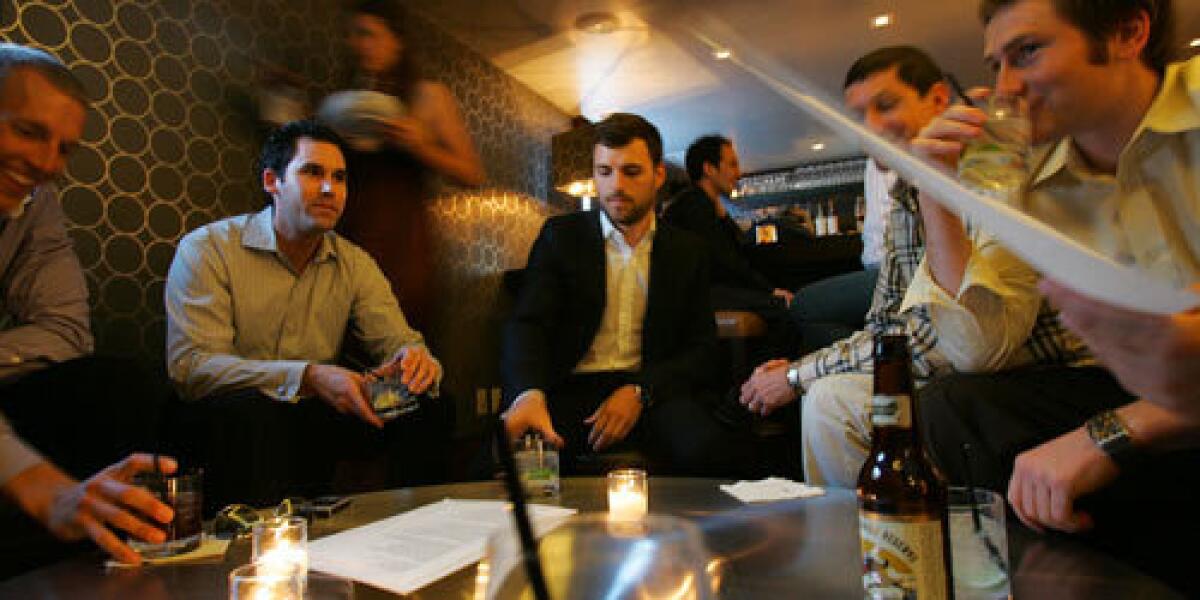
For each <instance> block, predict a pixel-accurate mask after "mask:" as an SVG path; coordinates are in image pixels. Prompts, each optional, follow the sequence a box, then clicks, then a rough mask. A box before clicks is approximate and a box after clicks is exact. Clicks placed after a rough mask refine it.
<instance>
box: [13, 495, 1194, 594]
mask: <svg viewBox="0 0 1200 600" xmlns="http://www.w3.org/2000/svg"><path fill="white" fill-rule="evenodd" d="M720 483H726V482H725V481H722V480H713V479H670V478H653V477H651V479H650V486H649V487H650V511H651V512H652V513H662V514H673V515H678V516H681V517H685V518H688V519H690V520H692V521H694V522H695V523H696V524H697V525H698V526H699V527H700V529H701V531H702V532H703V535H704V541H705V544H706V545H707V546H708V548H709V550H710V551H711V552H712V553H713V554H714V556H715V557H716V559H717V560H718V561H719V564H720V569H719V571H718V573H717V576H718V577H719V579H720V597H721V598H726V599H747V600H749V599H754V600H769V599H772V598H795V597H797V594H798V593H803V595H804V596H806V597H811V598H859V597H861V594H862V592H861V587H860V585H861V583H860V568H859V554H858V553H859V540H858V522H857V511H856V503H855V499H854V494H853V492H851V491H848V490H829V491H828V493H827V494H826V495H825V496H822V497H817V498H810V499H806V500H799V501H794V502H785V503H774V504H767V505H743V504H741V503H740V502H738V501H737V500H735V499H733V498H732V497H730V496H728V495H726V494H725V493H723V492H721V491H720V490H719V489H718V488H717V485H718V484H720ZM503 495H504V492H503V489H502V487H501V486H500V484H499V483H498V482H475V483H462V484H452V485H441V486H429V487H422V488H410V489H402V490H394V491H387V492H376V493H372V494H364V495H361V496H357V497H355V499H354V501H353V502H352V503H351V504H350V506H349V507H347V508H346V509H344V510H343V511H342V512H340V513H338V514H336V515H335V516H334V517H332V518H329V519H323V520H316V521H314V522H313V524H312V526H311V528H310V532H309V535H310V538H319V537H321V536H324V535H329V534H331V533H335V532H338V531H341V530H344V529H348V528H351V527H355V526H358V525H362V524H365V523H369V522H372V521H375V520H378V519H381V518H384V517H388V516H391V515H394V514H396V513H398V512H401V511H405V510H409V509H412V508H416V507H418V506H422V505H425V504H428V503H430V502H436V501H438V500H441V499H443V498H459V499H496V498H502V497H503ZM605 495H606V483H605V481H604V480H603V479H602V478H584V479H564V480H563V484H562V494H561V496H560V497H559V498H558V499H557V501H556V502H554V503H556V504H560V505H562V506H567V507H571V508H578V509H579V510H580V511H581V512H592V511H603V510H605V507H606V497H605ZM1009 546H1010V552H1011V557H1010V559H1011V563H1010V564H1013V565H1015V568H1016V573H1015V576H1014V578H1013V585H1012V589H1013V595H1014V597H1015V598H1019V599H1027V598H1031V599H1037V598H1053V599H1055V600H1065V599H1069V598H1089V599H1093V598H1114V599H1115V598H1141V599H1157V598H1181V597H1182V596H1180V595H1179V594H1176V593H1174V592H1172V591H1171V590H1170V589H1169V588H1167V587H1166V586H1164V585H1162V584H1161V583H1159V582H1158V581H1156V580H1154V579H1151V578H1149V577H1147V576H1145V575H1143V574H1142V573H1140V572H1138V571H1137V570H1135V569H1133V568H1132V567H1129V566H1127V565H1125V564H1123V563H1121V562H1120V561H1117V560H1115V559H1113V558H1111V557H1108V556H1105V555H1103V554H1101V553H1098V552H1095V551H1092V550H1089V549H1087V548H1085V547H1083V546H1081V545H1079V544H1077V543H1074V542H1072V541H1070V540H1065V539H1047V538H1040V537H1038V536H1037V535H1035V534H1033V533H1031V532H1029V531H1027V530H1025V529H1023V528H1022V526H1021V525H1020V524H1019V522H1017V521H1016V519H1012V520H1010V524H1009ZM249 558H250V548H249V541H248V540H239V541H236V542H235V543H233V544H232V545H231V546H230V550H229V553H228V554H227V555H226V557H225V560H224V562H221V563H209V564H194V565H185V566H169V567H152V568H144V569H137V570H134V569H128V570H126V569H121V570H113V571H109V572H105V570H104V568H103V566H102V565H103V561H102V559H101V558H100V556H99V555H98V554H97V555H90V556H85V557H79V558H75V559H71V560H68V561H64V562H61V563H58V564H55V565H52V566H49V567H46V568H43V569H40V570H37V571H34V572H32V573H28V574H26V575H22V576H20V577H17V578H14V579H11V580H9V581H6V582H3V583H0V598H23V599H24V598H29V599H32V598H48V599H58V598H61V599H72V600H74V599H86V598H103V599H108V598H112V599H117V598H139V599H146V600H155V599H159V598H164V599H165V598H179V599H191V598H196V599H200V598H205V599H211V598H224V597H226V587H225V586H226V577H227V575H228V573H229V571H230V570H232V569H233V568H234V567H237V566H239V565H242V564H245V563H246V562H248V561H249ZM474 579H475V567H473V566H472V567H469V568H467V569H464V570H463V571H460V572H458V573H455V574H454V575H452V576H450V577H448V578H445V579H443V580H441V581H439V582H437V583H435V584H433V585H431V586H429V587H427V588H425V589H423V590H421V591H419V592H417V593H416V594H413V595H412V596H411V598H419V599H430V600H432V599H437V600H446V599H463V600H466V599H469V598H472V594H473V592H474V587H473V585H474ZM392 597H395V596H393V595H392V594H388V593H385V592H382V591H380V590H377V589H373V588H369V587H367V586H363V585H357V586H356V589H355V598H358V599H360V600H361V599H372V598H392Z"/></svg>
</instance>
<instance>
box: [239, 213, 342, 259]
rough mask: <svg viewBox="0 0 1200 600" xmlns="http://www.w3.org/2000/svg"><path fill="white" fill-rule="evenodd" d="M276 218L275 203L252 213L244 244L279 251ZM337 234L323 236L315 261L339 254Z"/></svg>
mask: <svg viewBox="0 0 1200 600" xmlns="http://www.w3.org/2000/svg"><path fill="white" fill-rule="evenodd" d="M274 218H275V206H274V205H272V206H268V207H266V208H264V209H262V210H261V211H259V212H257V213H255V214H253V215H251V216H250V219H249V220H248V221H247V222H246V229H245V231H244V232H243V233H242V246H245V247H246V248H252V249H254V250H262V251H264V252H271V253H278V252H279V243H278V241H277V240H276V239H275V221H274ZM335 235H337V234H335V233H333V232H332V231H330V232H328V233H326V234H325V235H324V236H323V237H322V238H321V247H320V248H318V249H317V255H316V256H314V257H313V262H320V261H323V260H326V259H329V258H333V257H335V256H337V252H336V251H335V250H334V245H333V237H334V236H335Z"/></svg>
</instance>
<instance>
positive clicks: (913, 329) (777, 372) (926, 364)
mask: <svg viewBox="0 0 1200 600" xmlns="http://www.w3.org/2000/svg"><path fill="white" fill-rule="evenodd" d="M942 77H943V76H942V72H941V70H940V69H939V68H938V67H937V66H936V65H935V64H934V63H933V61H932V60H931V59H930V58H929V57H928V56H927V55H925V54H924V53H923V52H921V51H920V50H917V49H915V48H911V47H896V48H884V49H881V50H877V51H875V52H872V53H870V54H868V55H866V56H864V57H863V58H861V59H859V61H858V62H856V63H855V65H854V66H853V67H851V69H850V72H849V73H848V75H847V77H846V85H845V90H846V100H847V103H848V104H849V105H850V107H851V108H852V109H854V110H855V111H856V112H859V113H860V114H862V115H863V118H864V120H865V122H866V123H867V125H868V126H869V127H870V128H871V129H872V130H874V131H876V132H879V133H883V134H885V135H890V136H893V137H896V138H899V139H904V140H911V139H913V138H914V137H916V135H917V134H918V132H920V130H921V129H922V128H923V127H925V125H926V124H927V123H928V122H929V121H930V120H932V119H933V118H934V117H936V116H937V115H938V114H940V113H941V112H942V111H944V110H945V109H946V108H947V107H948V106H949V105H950V90H949V88H948V86H947V85H946V84H945V82H944V81H942ZM891 196H892V199H893V207H892V210H891V212H890V214H889V215H888V224H887V229H886V230H885V233H884V257H883V263H882V264H881V270H880V276H879V280H878V282H877V284H876V288H875V296H874V299H873V301H872V305H871V310H870V311H869V312H868V313H867V317H866V326H865V327H864V329H862V330H860V331H858V332H855V333H854V334H852V335H851V336H850V337H848V338H846V339H843V340H841V341H838V342H835V343H834V344H832V345H830V346H828V347H826V348H823V349H821V350H818V351H816V352H813V353H811V354H808V355H806V356H804V357H802V358H801V359H800V360H798V361H795V362H789V361H787V360H782V359H777V360H772V361H768V362H767V363H764V364H763V365H760V366H759V367H758V368H757V369H756V370H755V372H754V374H753V375H752V376H751V378H750V379H749V380H748V381H747V382H746V383H745V384H744V385H743V387H742V396H741V401H742V404H744V405H745V406H746V407H747V409H749V410H751V411H753V412H756V413H759V414H762V415H765V414H768V413H770V412H771V411H773V410H775V409H777V408H779V407H780V406H783V405H784V404H787V403H789V402H792V401H794V400H796V399H797V398H799V397H801V396H803V398H804V400H803V406H802V407H801V411H802V417H801V431H802V438H803V440H802V443H803V448H804V469H805V478H806V480H807V481H809V482H810V483H816V484H824V485H835V486H842V487H851V486H853V485H854V482H855V480H856V479H857V477H858V471H859V469H860V468H861V467H862V464H863V462H864V461H865V460H866V455H867V451H868V449H869V448H870V445H871V440H870V435H871V424H870V398H871V387H872V375H871V372H872V350H873V343H874V339H875V337H876V336H877V335H880V334H883V333H892V332H896V333H905V334H907V335H908V338H909V345H910V348H909V350H910V353H911V355H912V361H913V363H912V364H913V375H914V377H915V378H916V380H917V383H918V385H920V384H923V383H925V382H927V381H929V380H930V379H932V378H934V377H936V376H939V375H944V374H948V373H953V372H956V371H965V372H977V371H996V370H1000V369H1003V368H1009V367H1015V366H1020V365H1027V364H1040V363H1053V364H1079V363H1082V362H1086V361H1088V360H1089V357H1088V355H1087V352H1086V350H1085V349H1084V347H1083V345H1082V344H1081V343H1080V342H1078V340H1076V339H1075V338H1074V337H1073V336H1071V335H1070V334H1068V333H1067V332H1066V331H1065V330H1064V329H1063V328H1062V327H1061V326H1060V325H1059V323H1058V321H1057V319H1056V317H1055V315H1054V313H1053V311H1052V310H1051V309H1049V307H1048V306H1046V305H1045V304H1044V303H1043V304H1042V306H1041V307H1040V308H1035V307H1034V306H1030V303H1040V302H1041V300H1040V296H1039V295H1038V294H1037V293H1036V289H1035V286H1036V283H1037V278H1036V274H1035V273H1033V272H1032V271H1031V270H1029V269H1028V268H1027V267H1026V266H1025V265H1024V263H1022V262H1021V261H1019V260H1018V259H1016V258H1015V257H1014V256H1013V255H1012V254H1010V253H1009V252H1008V251H1007V250H1005V249H1004V248H1003V247H1001V246H1000V245H999V244H997V243H996V242H995V241H994V240H992V239H990V238H989V237H988V236H986V235H985V234H983V233H980V232H971V233H968V230H967V228H965V227H964V226H963V224H962V222H961V221H959V220H958V218H957V217H955V216H954V215H953V214H951V213H949V212H947V211H945V210H944V209H942V208H941V207H939V206H937V205H936V204H934V205H931V206H929V207H927V206H925V205H922V204H920V203H919V194H918V193H917V190H916V189H915V188H913V187H912V186H909V185H908V184H907V183H905V182H904V181H898V182H897V184H896V185H895V186H894V187H893V188H892V190H891ZM972 243H974V247H975V251H974V252H973V253H967V254H968V255H967V256H964V252H963V250H964V249H970V248H971V247H972ZM926 247H929V248H930V249H931V252H929V253H928V254H927V253H926V251H925V250H926ZM934 272H938V273H950V274H952V276H951V277H946V278H945V279H946V280H947V281H945V282H943V283H947V284H948V285H946V287H945V288H943V287H942V286H941V285H939V283H938V281H941V280H942V278H937V279H935V277H934V275H933V274H934ZM946 289H953V290H956V293H954V294H950V293H947V292H946V291H945V290H946Z"/></svg>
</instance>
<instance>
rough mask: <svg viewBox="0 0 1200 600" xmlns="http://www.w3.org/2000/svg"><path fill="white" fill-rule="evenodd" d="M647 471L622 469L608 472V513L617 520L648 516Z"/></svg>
mask: <svg viewBox="0 0 1200 600" xmlns="http://www.w3.org/2000/svg"><path fill="white" fill-rule="evenodd" d="M648 509H649V500H648V499H647V494H646V472H645V471H642V470H641V469H620V470H617V471H612V472H611V473H609V474H608V514H609V516H610V517H611V518H613V519H617V520H635V519H640V518H642V517H644V516H646V512H647V511H648Z"/></svg>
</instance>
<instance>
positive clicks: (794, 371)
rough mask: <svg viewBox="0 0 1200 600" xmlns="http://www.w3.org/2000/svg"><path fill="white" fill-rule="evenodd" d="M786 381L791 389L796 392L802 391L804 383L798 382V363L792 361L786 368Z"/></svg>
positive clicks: (800, 392)
mask: <svg viewBox="0 0 1200 600" xmlns="http://www.w3.org/2000/svg"><path fill="white" fill-rule="evenodd" d="M786 375H787V382H788V385H790V386H791V387H792V391H794V392H796V393H797V394H802V393H804V385H803V384H802V383H801V382H800V364H799V363H792V364H790V365H788V368H787V373H786Z"/></svg>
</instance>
